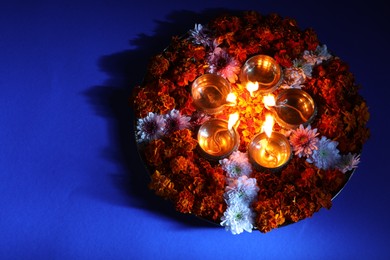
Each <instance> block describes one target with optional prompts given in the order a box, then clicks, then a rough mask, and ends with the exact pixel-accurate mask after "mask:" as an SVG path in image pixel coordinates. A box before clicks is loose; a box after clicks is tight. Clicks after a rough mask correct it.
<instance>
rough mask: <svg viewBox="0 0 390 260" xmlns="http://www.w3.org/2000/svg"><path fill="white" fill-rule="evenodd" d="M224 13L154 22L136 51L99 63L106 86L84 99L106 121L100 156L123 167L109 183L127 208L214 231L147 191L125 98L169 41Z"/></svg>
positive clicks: (187, 13) (136, 43)
mask: <svg viewBox="0 0 390 260" xmlns="http://www.w3.org/2000/svg"><path fill="white" fill-rule="evenodd" d="M224 12H229V13H232V12H233V11H232V10H227V9H209V10H205V11H203V12H202V13H195V12H192V11H175V12H173V13H171V14H170V15H168V17H167V21H163V22H161V21H156V23H157V27H156V29H155V32H156V33H155V34H154V35H151V36H149V35H145V34H141V35H139V37H138V38H136V39H133V40H131V41H130V44H131V45H132V46H134V49H129V50H125V51H122V52H118V53H114V54H111V55H106V56H103V57H101V59H100V62H99V67H100V69H101V70H103V71H104V72H106V73H107V74H108V75H109V79H108V80H107V81H106V82H105V83H104V85H101V86H93V87H91V88H90V89H88V90H87V91H86V92H85V93H83V94H84V95H85V96H86V98H87V100H88V102H89V103H90V104H91V105H92V107H93V109H94V110H95V112H96V113H97V115H98V116H101V117H104V118H105V119H106V120H107V127H108V130H109V134H110V147H107V148H105V149H104V150H103V157H104V158H105V159H108V160H111V161H113V162H114V163H116V164H118V165H119V166H121V167H123V171H124V172H125V173H126V174H124V176H118V175H113V177H112V181H113V182H112V183H113V184H114V185H115V186H116V187H117V188H118V189H119V190H120V191H121V192H122V193H123V195H124V196H128V198H129V200H128V204H127V203H125V204H127V205H125V206H132V207H137V208H142V209H146V210H150V211H153V212H155V213H156V214H158V215H160V216H162V217H168V218H173V219H177V220H178V221H180V222H181V223H183V224H185V225H187V226H198V227H199V226H202V227H218V226H217V225H215V224H212V223H208V222H207V221H203V220H201V219H199V218H196V217H194V216H192V215H184V214H181V213H178V212H176V211H175V210H174V208H173V205H171V203H170V202H168V201H164V200H162V199H161V198H159V197H157V196H156V195H155V194H154V193H153V192H152V191H150V190H149V189H148V187H147V185H148V183H149V177H148V173H147V171H146V168H145V166H144V165H143V162H142V160H141V159H140V157H139V155H138V152H137V147H136V142H135V138H134V125H133V124H134V120H135V118H134V115H133V111H132V110H131V107H130V102H129V98H130V96H131V92H132V89H133V88H134V87H135V86H137V85H138V84H140V83H141V82H142V76H143V75H144V74H145V70H146V68H147V65H148V60H149V58H150V57H152V56H153V55H155V54H158V53H159V52H161V51H162V50H163V49H164V48H165V47H166V46H167V45H169V42H170V39H171V37H172V36H175V35H182V34H184V33H185V32H187V31H188V30H189V29H192V28H193V27H194V22H193V21H196V23H201V24H205V23H207V21H209V20H210V19H211V18H212V17H215V16H216V15H218V14H222V13H224ZM234 12H237V10H236V11H234ZM189 21H190V22H189ZM115 199H116V198H115ZM105 200H110V199H105ZM111 200H113V199H111ZM121 201H123V200H121ZM125 201H126V200H125ZM110 203H121V202H120V201H110Z"/></svg>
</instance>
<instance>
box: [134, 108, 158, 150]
mask: <svg viewBox="0 0 390 260" xmlns="http://www.w3.org/2000/svg"><path fill="white" fill-rule="evenodd" d="M164 127H165V121H164V118H163V116H161V115H158V114H155V113H152V112H149V114H148V115H147V116H146V117H144V118H140V119H138V121H137V142H138V143H140V142H144V141H151V140H154V139H158V138H160V137H161V136H162V135H163V134H164Z"/></svg>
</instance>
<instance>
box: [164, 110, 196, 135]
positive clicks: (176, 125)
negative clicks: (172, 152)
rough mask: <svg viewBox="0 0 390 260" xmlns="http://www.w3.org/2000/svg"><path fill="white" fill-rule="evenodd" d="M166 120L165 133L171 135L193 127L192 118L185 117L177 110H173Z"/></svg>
mask: <svg viewBox="0 0 390 260" xmlns="http://www.w3.org/2000/svg"><path fill="white" fill-rule="evenodd" d="M164 120H165V133H166V134H169V133H172V132H174V131H177V130H183V129H185V128H189V127H190V126H191V124H190V120H191V117H188V116H183V115H181V114H180V111H179V110H177V109H172V110H171V111H170V112H169V113H168V114H166V115H165V116H164Z"/></svg>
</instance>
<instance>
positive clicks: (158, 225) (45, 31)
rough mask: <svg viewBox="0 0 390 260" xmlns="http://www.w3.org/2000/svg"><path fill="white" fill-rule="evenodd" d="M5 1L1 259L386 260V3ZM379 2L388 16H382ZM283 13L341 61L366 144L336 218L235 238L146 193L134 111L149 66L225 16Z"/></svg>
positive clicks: (0, 34) (0, 48) (389, 227)
mask: <svg viewBox="0 0 390 260" xmlns="http://www.w3.org/2000/svg"><path fill="white" fill-rule="evenodd" d="M134 2H135V1H102V0H95V1H39V0H37V1H1V3H0V111H1V112H0V258H1V259H38V257H39V258H41V259H141V258H142V259H157V258H158V259H182V258H184V257H186V258H188V259H210V258H213V259H233V258H247V259H255V258H256V259H258V258H260V259H275V258H277V259H278V258H290V259H302V258H303V259H307V258H316V259H329V258H331V259H338V258H340V259H350V258H354V259H372V258H376V259H384V258H389V257H390V249H389V248H390V242H389V238H388V237H389V235H388V233H389V231H390V221H389V217H388V214H387V211H388V206H389V205H390V201H389V198H390V188H389V184H390V182H389V181H390V177H389V175H390V171H389V156H390V153H389V149H390V142H389V138H390V136H389V135H388V120H389V119H388V117H389V109H388V106H389V94H390V91H389V88H390V86H389V83H388V82H389V81H388V75H389V71H388V70H389V66H388V62H389V60H390V57H389V56H390V55H389V45H388V41H387V40H388V38H389V27H388V26H386V24H387V20H388V17H387V16H388V11H389V10H388V9H387V8H385V3H384V2H385V1H377V0H374V1H369V2H363V3H361V4H360V3H353V4H347V3H343V2H342V1H320V2H318V1H301V0H296V1H290V0H286V1H261V0H257V1H249V0H236V1H205V0H194V1H193V0H188V1H172V0H169V1H168V0H167V1H156V0H149V1H137V2H136V3H134ZM382 2H383V3H382ZM221 8H223V9H229V10H230V9H231V10H256V11H259V12H260V13H262V14H268V13H271V12H276V13H279V14H280V15H282V16H283V17H291V18H295V19H296V20H297V22H298V25H299V26H300V27H301V28H307V27H312V28H314V30H315V31H316V32H317V34H318V37H319V39H320V41H322V42H323V43H325V44H326V45H327V46H328V49H329V50H331V51H332V52H333V53H334V54H336V55H338V56H339V57H340V58H341V59H343V60H345V61H347V62H348V63H349V65H350V70H351V71H352V72H353V73H354V74H355V77H356V81H357V83H358V84H360V85H362V89H361V92H360V93H361V95H362V96H363V97H364V98H365V99H366V100H367V102H368V105H369V109H370V113H371V119H370V121H369V127H370V129H371V138H370V140H369V141H368V142H367V143H366V145H365V146H364V150H363V154H362V156H361V164H360V166H359V168H358V170H357V171H356V172H355V174H354V176H353V177H352V179H351V180H350V182H349V183H348V184H347V186H346V187H345V188H344V190H343V191H342V193H341V194H340V195H339V196H338V197H337V198H336V199H335V200H334V204H333V207H332V209H331V210H326V209H323V210H321V211H320V212H318V213H316V214H315V215H314V216H313V217H312V218H309V219H306V220H303V221H301V222H299V223H296V224H293V225H289V226H286V227H283V228H280V229H276V230H273V231H271V232H269V233H267V234H262V233H260V232H257V231H256V232H253V233H251V234H249V233H243V234H241V235H236V236H234V235H232V234H231V233H230V232H226V231H225V230H224V229H223V228H221V227H218V226H214V225H210V224H208V223H206V222H204V221H202V220H199V219H197V218H196V217H193V216H191V215H183V214H179V213H176V212H175V210H174V209H173V208H172V206H171V205H170V204H169V203H166V202H165V201H163V200H161V199H160V198H159V197H156V196H155V195H154V194H153V193H152V192H151V191H149V190H148V188H147V183H148V177H147V174H146V172H145V169H144V168H143V165H142V163H141V162H140V160H139V158H138V156H137V152H136V148H135V146H134V144H133V141H134V140H133V136H132V132H131V129H132V128H131V124H132V120H133V117H132V112H131V110H129V108H128V105H127V102H128V96H129V95H130V91H131V89H132V87H134V86H135V85H137V84H139V83H140V82H141V80H142V78H143V75H144V72H145V70H146V64H147V61H148V59H149V57H150V56H152V55H153V54H156V53H157V52H160V51H161V50H162V49H163V48H164V47H166V46H167V45H168V44H169V40H170V37H171V36H173V35H181V34H183V33H185V32H186V31H187V30H189V29H192V28H193V26H194V24H195V23H204V22H206V21H207V20H208V19H209V18H210V17H213V16H214V15H215V14H217V13H218V12H219V11H220V9H221Z"/></svg>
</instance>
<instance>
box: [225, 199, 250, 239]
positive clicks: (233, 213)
mask: <svg viewBox="0 0 390 260" xmlns="http://www.w3.org/2000/svg"><path fill="white" fill-rule="evenodd" d="M253 221H254V214H253V212H252V210H251V209H250V208H249V207H248V206H246V205H245V204H242V203H236V204H233V205H230V206H228V207H227V209H226V211H225V213H224V214H223V216H222V218H221V226H224V227H225V229H226V230H227V231H229V230H230V231H231V232H232V234H233V235H237V234H241V233H242V232H244V231H247V232H249V233H251V232H252V229H253Z"/></svg>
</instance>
